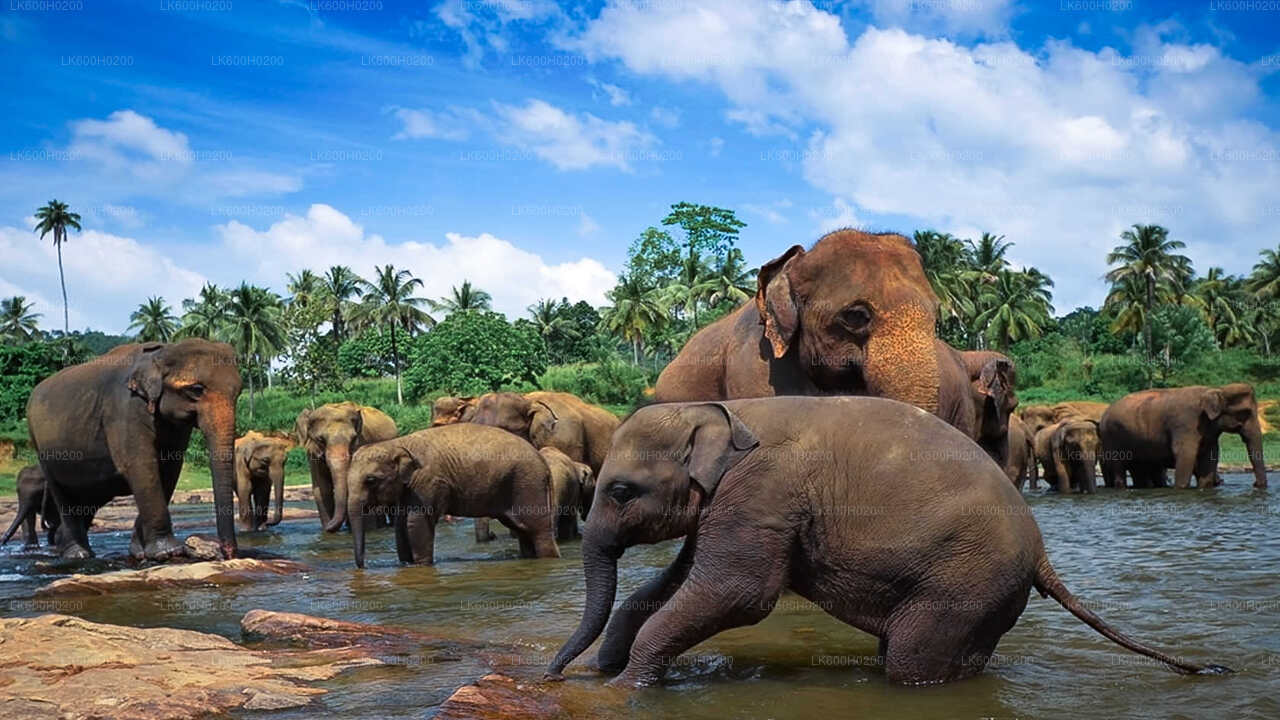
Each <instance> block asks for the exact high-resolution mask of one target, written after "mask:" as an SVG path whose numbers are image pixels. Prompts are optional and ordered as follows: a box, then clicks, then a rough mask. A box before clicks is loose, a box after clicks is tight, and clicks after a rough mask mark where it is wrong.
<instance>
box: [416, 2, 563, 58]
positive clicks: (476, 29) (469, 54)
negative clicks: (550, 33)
mask: <svg viewBox="0 0 1280 720" xmlns="http://www.w3.org/2000/svg"><path fill="white" fill-rule="evenodd" d="M434 12H435V16H436V18H437V19H439V20H440V22H441V23H443V24H444V25H445V27H447V28H449V29H450V30H453V31H454V32H456V33H458V37H459V38H460V39H461V40H462V44H463V45H464V46H466V52H465V53H464V54H463V57H462V62H463V65H465V66H467V67H468V68H475V67H477V66H478V65H479V64H480V61H481V60H482V59H483V58H484V55H485V53H486V52H487V51H488V50H495V51H497V52H506V51H507V49H508V47H509V46H510V40H509V39H508V37H507V31H506V26H507V25H509V24H511V23H516V22H523V23H533V22H542V21H546V20H550V19H556V18H559V17H561V16H562V15H563V11H561V9H560V8H559V6H557V5H556V4H555V3H554V2H552V1H551V0H485V1H484V2H471V1H470V0H444V2H442V3H440V4H439V5H437V6H436V9H435V11H434Z"/></svg>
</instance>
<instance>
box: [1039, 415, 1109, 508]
mask: <svg viewBox="0 0 1280 720" xmlns="http://www.w3.org/2000/svg"><path fill="white" fill-rule="evenodd" d="M1100 448H1101V443H1100V441H1099V439H1098V423H1096V422H1094V421H1092V420H1086V419H1084V418H1079V417H1076V418H1068V419H1066V420H1060V421H1058V422H1056V423H1054V424H1052V425H1048V426H1046V427H1044V428H1041V429H1040V432H1038V433H1036V436H1035V457H1036V458H1037V459H1039V461H1040V463H1041V464H1042V465H1043V466H1044V480H1045V482H1046V483H1048V484H1049V487H1051V488H1052V487H1055V485H1056V487H1057V490H1058V492H1061V493H1068V492H1071V488H1072V487H1077V488H1079V490H1080V492H1082V493H1091V492H1094V491H1095V490H1097V480H1098V471H1097V465H1098V458H1099V456H1100V452H1099V451H1100Z"/></svg>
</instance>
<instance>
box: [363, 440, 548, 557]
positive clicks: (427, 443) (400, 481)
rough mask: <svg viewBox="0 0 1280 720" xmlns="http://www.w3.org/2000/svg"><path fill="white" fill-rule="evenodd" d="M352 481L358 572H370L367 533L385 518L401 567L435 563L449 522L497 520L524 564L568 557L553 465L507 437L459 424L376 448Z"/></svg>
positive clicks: (365, 457)
mask: <svg viewBox="0 0 1280 720" xmlns="http://www.w3.org/2000/svg"><path fill="white" fill-rule="evenodd" d="M351 481H352V482H351V493H350V496H349V497H348V513H347V514H348V515H349V516H350V518H351V538H352V542H353V543H354V546H355V560H356V567H364V540H365V526H366V525H367V524H368V521H369V520H370V519H371V518H372V517H376V516H379V515H383V514H387V515H391V516H392V517H393V518H394V522H395V528H396V553H397V554H398V555H399V557H400V560H401V562H406V563H422V564H427V565H430V564H431V563H433V562H434V551H435V529H436V524H437V523H438V522H439V521H440V519H441V518H443V517H444V516H445V515H454V516H458V517H495V518H497V519H498V520H499V522H501V523H502V524H503V525H506V526H507V527H508V528H510V529H511V530H512V531H513V532H514V533H515V535H516V537H517V538H518V539H519V540H520V554H521V556H522V557H540V558H544V557H560V549H559V548H558V547H557V546H556V539H555V509H554V508H553V507H552V504H551V503H552V500H551V474H550V471H549V470H548V468H547V463H546V462H545V461H544V460H543V458H542V456H541V455H540V454H538V451H537V450H535V449H534V448H533V446H532V445H530V444H529V443H528V442H526V441H524V440H521V439H520V438H518V437H516V436H515V435H513V434H511V433H509V432H506V431H504V430H499V429H497V428H492V427H487V426H485V425H476V424H474V423H456V424H451V425H441V426H439V427H433V428H427V429H426V430H419V431H418V432H415V433H410V434H408V435H405V436H403V437H398V438H395V439H393V440H386V441H383V442H378V443H372V444H370V445H366V446H365V447H363V448H360V449H359V450H357V451H356V453H355V456H354V457H353V458H352V460H351Z"/></svg>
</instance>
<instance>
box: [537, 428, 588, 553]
mask: <svg viewBox="0 0 1280 720" xmlns="http://www.w3.org/2000/svg"><path fill="white" fill-rule="evenodd" d="M538 453H539V454H541V455H542V459H543V460H545V461H546V462H547V469H548V470H550V471H551V500H552V504H553V505H554V506H555V512H556V540H561V541H563V540H572V539H574V538H576V537H579V533H578V516H579V515H581V516H582V519H583V520H586V519H587V511H589V510H590V509H591V495H592V493H594V492H595V489H596V483H595V473H593V472H591V468H590V467H589V466H588V465H586V464H585V463H580V462H574V461H573V460H572V459H571V458H570V457H569V456H568V455H565V454H564V453H563V452H561V451H560V450H559V449H557V448H553V447H550V446H548V447H544V448H542V449H540V450H538Z"/></svg>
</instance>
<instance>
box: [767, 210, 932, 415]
mask: <svg viewBox="0 0 1280 720" xmlns="http://www.w3.org/2000/svg"><path fill="white" fill-rule="evenodd" d="M755 304H756V309H757V310H758V312H759V314H760V318H761V322H762V323H763V324H764V336H765V339H766V340H767V342H768V345H769V347H768V348H767V350H766V351H767V352H768V353H769V354H770V355H772V357H774V358H782V357H784V356H786V355H787V354H788V353H794V357H795V358H796V362H797V363H798V364H799V365H800V366H801V367H802V368H803V370H804V372H805V373H806V374H807V375H808V377H809V379H810V380H811V381H812V382H813V383H814V385H816V386H817V387H818V388H819V389H820V390H822V391H825V392H831V393H840V394H850V393H852V394H859V395H876V396H879V397H885V398H890V399H893V400H900V401H902V402H907V403H910V404H912V405H915V406H917V407H919V408H922V409H924V410H927V411H929V412H936V411H937V408H938V386H939V382H940V380H939V370H938V360H937V357H936V351H935V349H934V330H935V321H936V320H937V308H938V299H937V297H936V296H935V295H934V293H933V290H932V288H931V287H930V285H929V281H928V279H927V278H926V277H925V274H924V269H923V267H922V265H921V262H920V256H919V255H918V254H917V253H916V251H915V248H914V246H913V245H912V244H911V241H909V240H907V239H906V238H904V237H902V236H901V235H895V234H875V235H873V234H867V233H862V232H858V231H856V230H839V231H836V232H833V233H830V234H828V235H826V236H824V237H823V238H822V239H821V240H819V241H818V242H817V244H815V245H814V246H813V249H812V250H810V251H808V252H805V250H804V248H802V247H800V246H799V245H795V246H793V247H792V248H791V249H790V250H787V251H786V252H785V253H783V254H782V255H781V256H780V257H778V258H776V259H774V260H772V261H770V262H767V263H765V264H764V266H762V267H761V268H760V274H759V277H758V289H757V292H756V298H755Z"/></svg>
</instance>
